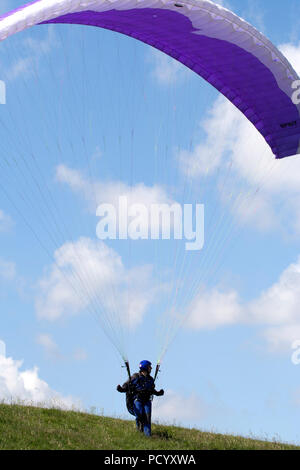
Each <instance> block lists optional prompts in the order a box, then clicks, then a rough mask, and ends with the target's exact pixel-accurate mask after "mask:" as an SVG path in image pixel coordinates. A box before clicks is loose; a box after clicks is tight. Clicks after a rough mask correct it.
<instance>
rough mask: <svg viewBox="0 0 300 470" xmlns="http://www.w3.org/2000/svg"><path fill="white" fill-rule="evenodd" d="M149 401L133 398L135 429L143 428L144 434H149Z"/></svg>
mask: <svg viewBox="0 0 300 470" xmlns="http://www.w3.org/2000/svg"><path fill="white" fill-rule="evenodd" d="M151 407H152V403H151V401H150V400H149V401H147V402H146V403H142V402H141V401H139V400H134V403H133V411H134V416H135V422H136V427H137V429H141V427H140V426H142V429H143V430H144V434H145V436H151Z"/></svg>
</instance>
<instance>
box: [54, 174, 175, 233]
mask: <svg viewBox="0 0 300 470" xmlns="http://www.w3.org/2000/svg"><path fill="white" fill-rule="evenodd" d="M56 180H57V181H58V182H59V183H63V184H66V185H67V186H69V187H70V189H71V190H72V191H73V192H75V193H77V194H79V195H80V196H83V197H84V199H85V200H86V201H87V202H88V204H89V209H90V210H91V211H93V212H95V211H96V209H97V206H99V205H100V204H110V205H111V206H112V207H113V209H114V211H113V214H112V217H113V220H112V222H114V220H115V216H116V219H117V221H116V222H117V228H118V220H119V216H120V215H121V214H122V216H123V217H125V218H126V220H127V222H128V227H129V226H130V223H131V222H136V224H137V225H138V226H139V227H143V228H144V227H146V228H147V230H146V229H145V231H146V232H147V234H146V237H148V236H149V237H150V231H152V230H153V231H154V232H156V233H162V230H163V227H164V229H165V230H166V231H167V233H169V234H170V236H172V233H175V231H176V230H177V229H178V231H179V232H181V233H182V210H181V205H180V206H179V204H178V203H177V202H176V201H175V200H173V199H172V198H171V197H170V196H169V195H168V194H167V192H166V190H165V189H164V188H163V187H161V186H159V185H156V184H155V185H153V186H146V185H145V184H144V183H137V184H136V185H134V186H129V185H128V184H125V183H123V182H121V181H108V182H101V181H90V180H89V179H88V178H86V177H85V176H84V175H83V174H82V172H80V171H79V170H75V169H73V168H70V167H67V166H66V165H59V166H58V167H57V168H56ZM120 198H123V199H125V200H126V202H127V204H126V208H125V207H124V206H121V207H120V205H119V201H120ZM162 205H165V206H168V208H170V207H171V206H172V205H174V207H175V208H177V209H178V208H179V210H174V212H173V213H172V214H173V215H172V216H171V217H170V218H169V219H167V218H164V222H163V220H162V218H160V217H153V218H151V210H152V207H153V206H156V207H158V206H162ZM134 208H136V209H137V212H136V213H135V214H134V215H132V214H133V212H134ZM139 208H141V209H139ZM96 213H97V212H96ZM97 215H98V214H97ZM173 216H174V217H173ZM100 220H101V219H100V218H99V221H100ZM110 220H111V219H110V214H108V215H107V216H106V215H105V221H110ZM139 227H137V228H136V226H135V233H136V232H137V231H138V229H139Z"/></svg>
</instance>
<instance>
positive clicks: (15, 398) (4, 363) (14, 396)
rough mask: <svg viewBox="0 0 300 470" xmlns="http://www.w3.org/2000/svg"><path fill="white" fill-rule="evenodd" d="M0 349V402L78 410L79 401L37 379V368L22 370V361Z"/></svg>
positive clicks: (3, 348)
mask: <svg viewBox="0 0 300 470" xmlns="http://www.w3.org/2000/svg"><path fill="white" fill-rule="evenodd" d="M3 344H4V343H3V342H2V348H1V349H0V400H1V401H2V402H7V403H11V402H22V403H23V404H29V405H38V406H44V407H59V408H62V409H73V408H76V409H80V408H81V404H80V402H79V400H77V399H74V398H73V397H71V396H67V397H65V396H63V395H62V394H60V393H58V392H56V391H55V390H52V389H51V387H50V386H49V385H48V384H47V382H45V381H44V380H42V379H41V378H40V377H39V370H38V367H36V366H35V367H33V368H32V369H25V370H22V366H23V361H20V360H15V359H13V358H12V357H6V356H5V347H3Z"/></svg>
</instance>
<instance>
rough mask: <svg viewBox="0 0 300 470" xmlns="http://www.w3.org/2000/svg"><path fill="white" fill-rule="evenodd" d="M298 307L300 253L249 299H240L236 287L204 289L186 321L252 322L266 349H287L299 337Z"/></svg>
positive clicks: (206, 325) (200, 325)
mask: <svg viewBox="0 0 300 470" xmlns="http://www.w3.org/2000/svg"><path fill="white" fill-rule="evenodd" d="M299 308H300V257H299V259H298V260H297V261H296V262H295V263H292V264H291V265H290V266H288V267H287V268H286V269H285V270H284V271H283V273H282V274H281V276H280V277H279V280H278V281H277V282H276V283H274V284H273V285H272V286H271V287H270V288H269V289H266V290H265V291H263V292H262V293H261V295H260V296H258V297H257V298H256V299H253V300H252V301H248V302H246V303H242V302H241V300H240V299H239V297H238V294H237V292H235V291H227V292H225V291H223V292H221V291H218V290H217V289H212V290H207V291H204V290H203V291H202V292H200V293H199V294H198V295H197V297H196V298H195V299H194V300H193V302H192V303H191V305H190V306H189V309H188V315H189V316H187V320H186V323H185V324H186V327H188V328H192V329H214V328H218V327H223V326H228V325H237V324H239V325H250V326H255V327H257V328H258V329H259V334H260V335H261V337H262V338H263V339H264V341H265V343H266V345H267V349H268V350H270V351H272V352H289V351H290V348H291V345H292V343H293V341H295V340H297V339H299V340H300V316H299Z"/></svg>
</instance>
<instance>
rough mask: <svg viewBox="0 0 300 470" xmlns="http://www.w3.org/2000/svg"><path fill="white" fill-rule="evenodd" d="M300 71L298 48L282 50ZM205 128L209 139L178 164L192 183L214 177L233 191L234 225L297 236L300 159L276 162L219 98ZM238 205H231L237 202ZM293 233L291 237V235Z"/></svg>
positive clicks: (185, 153)
mask: <svg viewBox="0 0 300 470" xmlns="http://www.w3.org/2000/svg"><path fill="white" fill-rule="evenodd" d="M281 49H282V50H283V52H284V53H285V54H286V56H287V58H288V59H290V60H291V62H292V65H293V66H294V68H295V69H296V70H298V71H300V45H291V44H288V45H283V46H282V47H281ZM201 129H202V130H203V131H204V132H205V135H206V137H205V138H204V139H203V140H202V141H201V142H200V143H198V144H196V145H195V146H194V148H193V149H192V150H191V151H187V150H181V151H180V152H179V154H178V161H179V164H180V167H181V170H182V172H183V173H184V174H185V175H187V176H188V177H189V178H190V179H191V180H196V181H198V180H199V179H200V178H203V179H204V180H207V179H208V178H209V177H211V176H214V177H215V178H217V180H218V184H217V186H216V187H217V188H219V189H220V188H223V183H224V181H225V182H226V187H227V188H230V194H232V195H233V197H231V198H228V200H227V201H226V200H225V199H224V197H223V198H222V195H221V191H220V190H219V193H220V194H219V197H220V198H221V203H222V204H227V205H228V211H230V212H231V213H233V215H234V216H235V219H236V221H237V222H238V223H239V224H240V225H241V224H245V223H246V224H248V225H250V226H251V227H254V228H256V229H259V230H264V231H266V230H277V231H279V230H280V231H281V232H282V233H284V234H288V235H289V236H292V235H294V236H298V235H299V233H300V232H299V230H300V210H299V206H300V158H299V156H295V157H289V158H286V159H283V160H275V159H274V156H273V154H272V152H271V150H270V148H269V147H268V145H267V144H266V142H265V140H264V139H263V137H262V136H261V135H260V134H259V132H258V131H257V130H256V129H255V127H254V126H253V125H252V124H251V123H250V122H249V121H248V120H247V119H246V117H245V116H244V115H243V114H242V113H241V112H240V111H239V110H237V109H236V108H235V107H234V106H233V105H232V104H231V103H230V102H229V101H228V100H226V99H225V98H224V97H222V96H221V95H220V96H219V97H218V99H217V100H216V102H215V103H214V105H213V106H212V108H211V110H210V111H209V113H208V115H207V117H206V119H205V120H203V121H202V123H201ZM238 198H239V201H240V203H238V204H233V201H236V200H238ZM291 234H292V235H291Z"/></svg>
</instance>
